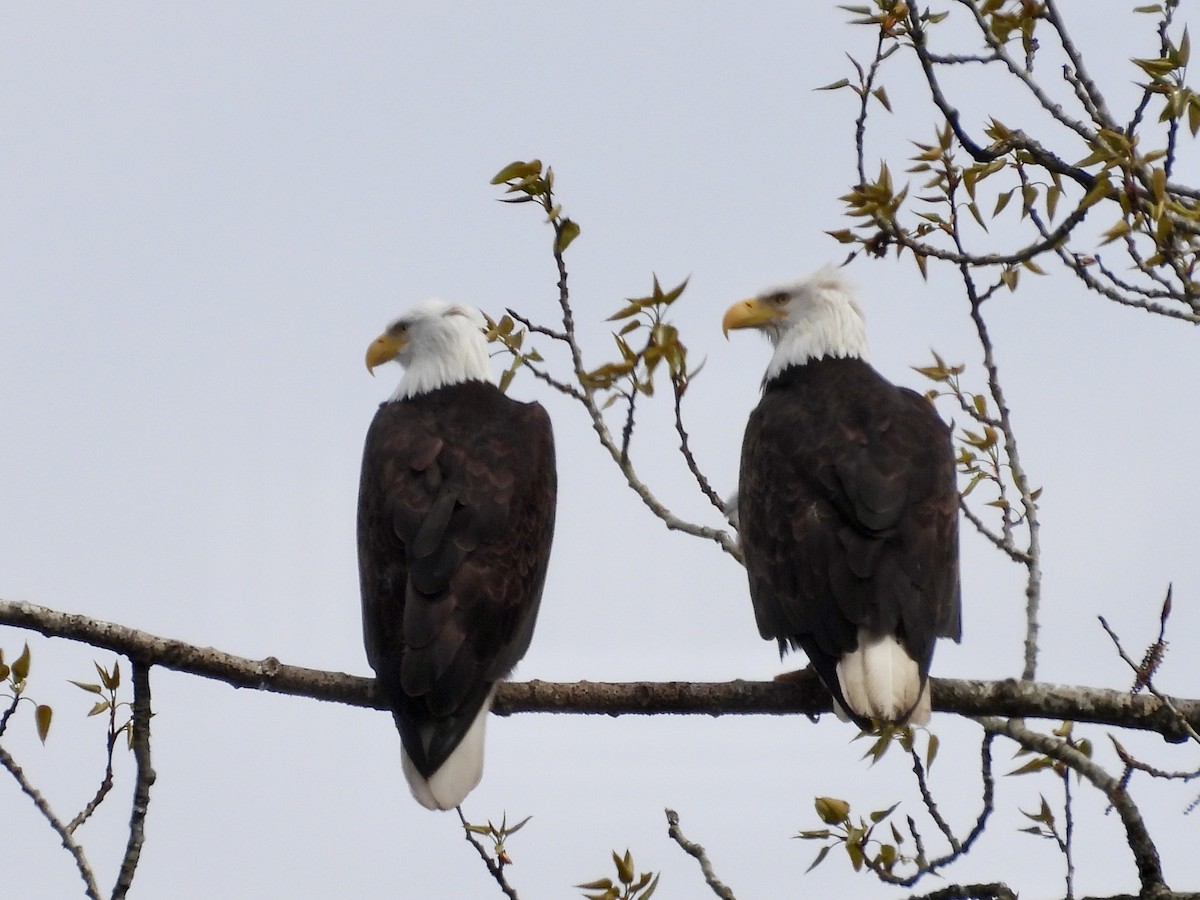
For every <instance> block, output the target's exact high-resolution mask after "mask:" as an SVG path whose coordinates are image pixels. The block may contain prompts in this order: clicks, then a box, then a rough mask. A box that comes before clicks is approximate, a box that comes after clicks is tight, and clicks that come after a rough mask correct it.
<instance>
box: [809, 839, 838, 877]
mask: <svg viewBox="0 0 1200 900" xmlns="http://www.w3.org/2000/svg"><path fill="white" fill-rule="evenodd" d="M833 847H834V845H833V844H826V845H825V846H824V847H822V848H821V849H820V850H819V851H818V852H817V855H816V858H814V859H813V861H812V862H811V863H809V865H808V868H807V869H805V870H804V874H805V875H807V874H808V873H809V872H811V871H812V870H813V869H815V868H816V867H817V866H819V865H820V864H821V863H823V862H825V857H826V856H828V855H829V851H830V850H832V849H833Z"/></svg>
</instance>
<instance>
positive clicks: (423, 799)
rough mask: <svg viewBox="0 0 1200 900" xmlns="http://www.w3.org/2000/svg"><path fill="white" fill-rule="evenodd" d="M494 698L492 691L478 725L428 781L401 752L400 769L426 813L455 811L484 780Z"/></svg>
mask: <svg viewBox="0 0 1200 900" xmlns="http://www.w3.org/2000/svg"><path fill="white" fill-rule="evenodd" d="M495 695H496V692H495V690H494V689H493V690H492V693H490V694H489V695H488V698H487V700H486V701H484V704H483V706H482V707H480V710H479V713H478V714H477V715H476V716H475V721H474V722H472V723H471V727H470V728H468V729H467V733H466V734H465V735H463V739H462V741H461V742H460V743H459V745H458V746H457V747H455V748H454V752H453V753H451V754H450V756H449V757H448V758H447V759H446V761H445V762H444V763H442V766H441V768H440V769H438V770H437V771H436V772H434V773H433V775H432V776H431V777H429V778H428V779H426V778H425V776H423V775H422V774H421V773H420V772H419V771H417V767H416V766H414V765H413V762H412V760H411V759H409V758H408V754H407V753H405V752H404V751H403V749H402V750H401V751H400V755H401V760H400V765H401V767H402V768H403V770H404V777H405V778H406V779H408V786H409V789H410V790H411V791H412V795H413V796H414V797H416V798H417V802H418V803H420V804H421V805H422V806H424V807H425V808H426V809H454V807H456V806H458V805H459V804H460V803H462V802H463V800H465V799H466V797H467V794H469V793H471V791H472V790H474V789H475V786H476V785H477V784H479V780H480V779H481V778H482V777H483V738H484V731H485V727H486V725H487V717H488V713H489V712H491V709H492V698H493V697H494V696H495Z"/></svg>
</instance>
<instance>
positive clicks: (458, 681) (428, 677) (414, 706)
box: [358, 300, 556, 809]
mask: <svg viewBox="0 0 1200 900" xmlns="http://www.w3.org/2000/svg"><path fill="white" fill-rule="evenodd" d="M482 324H483V318H482V316H481V315H480V314H479V312H478V311H477V310H474V309H472V308H470V307H466V306H451V305H449V304H446V303H442V302H441V301H437V300H428V301H425V302H424V303H421V304H419V305H417V306H416V307H414V308H413V309H412V310H411V311H409V312H408V313H407V314H406V315H404V316H403V317H401V318H400V319H398V320H396V321H395V322H394V323H392V325H390V326H389V327H388V329H387V330H386V331H385V332H384V333H383V334H381V335H380V336H379V337H378V338H376V339H375V341H374V342H373V343H372V344H371V346H370V347H369V348H368V350H367V368H368V370H373V369H374V368H375V367H376V366H378V365H380V364H382V363H385V362H387V361H389V360H397V361H398V362H399V363H400V364H401V365H402V366H403V367H404V369H405V372H404V376H403V378H402V379H401V381H400V386H399V387H398V388H397V389H396V392H395V393H394V394H393V395H392V397H391V399H390V400H388V401H387V402H386V403H384V404H382V405H381V406H380V407H379V411H378V412H377V413H376V414H375V419H374V421H372V422H371V427H370V430H369V431H368V432H367V440H366V447H365V448H364V450H363V462H362V478H361V481H360V485H359V495H358V566H359V580H360V585H361V588H362V613H363V636H364V641H365V644H366V649H367V660H368V661H369V662H370V664H371V668H373V669H374V670H375V674H376V680H377V683H378V685H379V687H380V689H381V690H382V692H383V695H384V697H385V698H387V702H388V705H389V706H390V707H391V709H392V715H393V717H394V718H395V720H396V727H397V728H398V729H399V731H400V739H401V743H402V745H403V753H402V764H403V770H404V775H405V777H406V778H407V779H408V783H409V786H410V787H411V789H412V792H413V796H414V797H416V798H417V800H418V801H419V802H420V803H421V805H423V806H425V807H427V808H429V809H453V808H454V807H456V806H458V805H459V804H460V803H461V802H462V800H463V798H464V797H466V795H467V794H468V793H469V792H470V791H471V790H472V789H473V788H474V787H475V786H476V785H477V784H478V783H479V779H480V777H481V776H482V775H483V743H484V724H485V721H486V719H487V715H488V710H489V709H490V708H491V705H492V697H493V696H494V695H495V692H496V685H497V683H499V682H500V681H501V680H502V679H503V678H504V677H505V676H507V675H508V673H509V672H511V671H512V669H513V667H514V666H515V665H516V664H517V661H518V660H520V659H521V657H522V656H524V655H525V651H526V649H528V647H529V641H530V638H531V637H532V636H533V626H534V620H535V619H536V618H537V611H538V603H539V601H540V600H541V595H542V585H543V583H544V582H545V579H546V565H547V562H548V561H549V558H550V542H551V539H552V537H553V533H554V508H555V492H556V476H555V467H554V437H553V434H552V433H551V430H550V419H549V417H548V416H547V415H546V411H545V410H544V409H543V408H542V407H541V406H540V405H538V404H536V403H519V402H517V401H516V400H512V399H509V398H508V397H506V396H505V395H504V394H503V393H501V392H500V390H499V388H497V387H496V386H495V385H494V384H492V382H491V380H490V366H489V364H488V352H487V342H486V340H485V338H484V335H483V332H482V330H481V326H482Z"/></svg>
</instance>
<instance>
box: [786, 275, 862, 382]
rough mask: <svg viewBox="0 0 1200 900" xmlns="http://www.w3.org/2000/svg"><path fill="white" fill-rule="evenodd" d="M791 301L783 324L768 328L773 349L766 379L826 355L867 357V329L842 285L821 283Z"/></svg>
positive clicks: (856, 306) (855, 305)
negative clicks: (800, 300)
mask: <svg viewBox="0 0 1200 900" xmlns="http://www.w3.org/2000/svg"><path fill="white" fill-rule="evenodd" d="M806 299H807V300H808V302H806V303H803V304H799V303H797V304H793V308H792V309H789V311H788V316H787V318H786V319H785V320H783V321H782V322H781V324H782V326H783V327H782V328H779V329H777V330H773V331H769V332H768V337H770V339H771V343H773V344H774V345H775V353H774V354H773V355H772V356H771V362H770V363H769V364H768V366H767V373H766V375H765V376H764V379H763V381H764V382H767V381H770V380H771V379H772V378H774V377H775V376H776V375H778V374H779V373H780V372H782V371H783V370H784V369H787V368H788V367H790V366H800V365H804V363H806V362H810V361H811V360H816V359H822V358H825V357H832V358H846V357H851V358H855V359H861V360H863V361H866V360H867V332H866V326H865V323H864V320H863V314H862V311H861V310H860V309H859V307H858V304H857V303H856V302H855V301H854V298H853V297H852V296H851V295H850V293H849V292H848V291H847V290H846V289H845V288H844V287H843V286H841V285H836V286H833V285H821V286H819V287H816V289H815V290H813V291H812V293H811V295H810V296H809V297H808V298H806Z"/></svg>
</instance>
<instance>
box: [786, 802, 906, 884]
mask: <svg viewBox="0 0 1200 900" xmlns="http://www.w3.org/2000/svg"><path fill="white" fill-rule="evenodd" d="M813 805H814V807H815V808H816V811H817V817H818V818H819V819H820V820H821V821H822V822H823V823H824V824H825V826H826V827H824V828H814V829H810V830H807V831H801V832H799V833H798V834H796V835H794V837H796V838H797V839H799V840H804V841H819V840H825V841H828V843H827V844H825V845H824V846H823V847H821V849H820V850H819V851H817V855H816V857H815V858H814V859H813V861H812V863H811V864H810V865H809V867H808V869H807V870H806V871H807V872H811V871H812V870H813V869H815V868H816V867H817V866H819V865H820V864H821V863H823V862H824V861H825V857H827V856H828V855H829V852H830V851H831V850H833V849H834V848H835V847H837V846H839V845H840V846H841V847H843V848H844V849H845V851H846V855H847V857H848V858H849V860H850V865H851V867H852V868H853V869H854V871H855V872H859V871H861V870H862V869H863V868H864V867H865V868H867V869H868V870H870V871H872V872H875V873H877V874H883V875H889V876H890V875H892V874H893V870H894V869H895V868H896V866H897V865H899V864H901V863H915V864H916V865H918V866H922V865H924V864H925V859H924V856H923V854H921V853H920V852H917V854H916V855H915V856H908V855H906V854H904V853H902V852H901V846H902V845H903V844H904V842H905V837H904V835H903V834H901V832H900V829H899V828H897V827H896V825H895V823H894V822H888V821H887V820H888V818H889V817H890V816H891V814H892V813H893V812H895V811H896V808H897V807H899V805H900V804H899V803H894V804H892V805H891V806H889V807H888V808H886V809H878V810H875V811H873V812H870V813H867V815H866V817H862V816H860V817H859V818H858V821H857V822H856V821H854V820H853V819H852V818H851V807H850V803H849V802H848V801H846V800H841V799H838V798H837V797H817V798H815V799H814V800H813ZM884 823H886V824H887V826H888V833H889V834H890V837H891V839H890V840H887V839H886V838H885V839H882V840H881V839H879V838H876V837H875V832H876V830H877V829H879V828H880V827H881V826H882V825H883V824H884Z"/></svg>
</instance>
